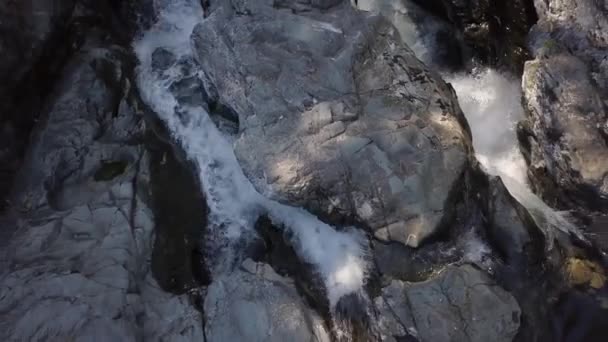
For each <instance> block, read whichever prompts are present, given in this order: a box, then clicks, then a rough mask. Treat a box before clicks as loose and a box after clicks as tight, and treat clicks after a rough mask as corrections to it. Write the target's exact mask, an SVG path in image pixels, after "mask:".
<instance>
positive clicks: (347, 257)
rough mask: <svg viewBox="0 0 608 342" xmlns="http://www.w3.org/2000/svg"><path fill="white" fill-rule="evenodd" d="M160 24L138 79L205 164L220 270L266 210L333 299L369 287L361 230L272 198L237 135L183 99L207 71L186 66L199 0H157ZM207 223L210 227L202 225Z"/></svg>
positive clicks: (142, 52) (146, 41)
mask: <svg viewBox="0 0 608 342" xmlns="http://www.w3.org/2000/svg"><path fill="white" fill-rule="evenodd" d="M156 10H157V16H158V18H157V23H156V24H155V25H154V26H153V27H152V28H150V29H149V30H148V31H147V32H145V33H144V34H143V36H142V37H140V38H139V39H138V40H137V41H135V43H134V48H135V52H136V54H137V56H138V58H139V61H140V66H139V68H138V86H139V89H140V92H141V94H142V97H143V99H144V101H145V102H146V103H147V104H148V105H149V106H150V107H151V108H152V109H153V110H154V111H155V112H156V113H157V114H158V115H159V116H160V118H161V119H162V120H163V121H164V122H165V124H166V125H167V127H168V128H169V130H170V132H171V133H172V135H173V137H174V138H175V139H176V140H177V141H179V142H180V143H181V145H182V147H183V149H184V151H185V152H186V154H187V156H188V157H189V159H191V160H192V161H193V162H194V163H195V165H196V166H197V168H198V172H199V177H200V179H201V183H202V187H203V189H202V190H203V191H204V193H205V195H206V197H207V202H208V206H209V209H210V217H209V219H208V221H209V223H208V226H209V227H208V231H209V233H208V234H209V235H210V236H207V237H206V239H207V240H208V241H205V243H206V244H209V243H210V242H211V243H214V244H215V246H211V248H212V249H218V253H217V254H216V257H215V258H214V259H213V260H214V261H215V262H214V263H213V264H212V265H210V266H211V267H212V272H213V273H215V274H217V273H221V272H229V271H230V268H231V267H232V266H231V265H232V264H233V262H234V260H235V259H237V260H238V257H239V255H238V252H239V251H238V248H235V247H234V246H235V245H237V244H239V243H242V240H243V239H247V238H248V237H250V236H252V235H253V227H254V224H255V221H256V219H257V218H258V217H259V215H260V214H266V215H268V216H269V217H270V218H271V220H272V221H273V223H275V224H276V225H278V226H281V227H284V229H286V230H288V232H289V234H288V235H289V236H291V237H292V243H293V246H294V248H295V250H296V253H298V255H299V256H300V257H301V258H302V259H303V260H306V261H307V262H309V263H311V264H312V265H314V266H315V267H316V270H317V271H318V273H319V274H320V276H321V277H322V279H323V281H324V284H325V287H326V290H327V295H328V299H329V302H330V305H331V306H332V307H334V306H335V304H336V303H337V301H338V300H339V299H340V298H341V297H342V296H344V295H348V294H351V293H357V294H363V290H362V287H363V285H364V281H365V274H366V268H367V260H366V241H365V238H364V235H363V234H361V233H358V232H357V231H356V230H354V229H353V230H346V231H337V230H336V229H334V227H331V226H329V225H327V224H325V223H323V222H321V221H320V220H318V219H317V218H316V217H315V216H313V215H311V214H310V213H308V212H306V211H305V210H303V209H301V208H295V207H290V206H286V205H283V204H280V203H277V202H274V201H271V200H269V199H267V198H266V197H264V196H263V195H261V194H260V193H258V192H257V191H256V190H255V189H254V187H253V185H252V184H251V182H250V181H249V180H248V179H247V178H246V177H245V175H244V174H243V171H242V169H241V167H240V165H239V163H238V161H237V159H236V157H235V155H234V151H233V149H232V144H231V142H230V141H229V140H228V139H227V138H226V137H224V136H223V135H222V133H221V132H220V131H219V130H218V129H217V128H216V126H215V124H214V123H213V121H212V120H211V118H210V117H209V115H208V113H207V112H206V110H205V109H204V108H203V107H201V106H184V105H180V104H179V103H178V101H177V100H176V98H175V97H174V95H173V94H172V93H171V90H170V89H171V85H172V84H174V83H175V82H178V81H180V80H182V79H185V78H188V77H192V76H195V77H196V76H200V70H197V69H196V68H184V67H182V65H181V64H180V60H181V61H183V60H187V59H190V60H192V59H193V48H192V45H191V44H190V35H191V33H192V31H193V29H194V27H195V26H196V24H197V23H199V22H200V21H201V20H203V12H202V8H201V7H200V1H199V0H173V1H171V0H163V1H157V2H156ZM158 48H163V49H165V50H167V51H170V52H171V53H173V55H175V56H176V58H175V59H176V62H175V63H174V65H173V66H171V67H170V68H168V69H167V70H165V71H162V72H160V71H158V70H155V69H154V68H153V65H152V54H153V53H154V51H155V50H156V49H158ZM201 229H203V227H201Z"/></svg>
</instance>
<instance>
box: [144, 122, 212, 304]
mask: <svg viewBox="0 0 608 342" xmlns="http://www.w3.org/2000/svg"><path fill="white" fill-rule="evenodd" d="M157 134H162V135H163V136H164V137H163V138H161V139H159V137H158V136H157ZM168 139H169V136H168V134H166V132H161V133H159V132H158V131H156V130H149V134H148V137H147V139H146V140H147V148H148V151H149V152H150V156H151V158H150V186H151V189H150V192H151V202H152V209H153V211H154V218H155V223H156V225H155V227H156V228H155V237H156V238H155V241H154V249H153V252H152V272H153V274H154V277H155V278H156V280H157V281H158V283H159V284H160V286H161V287H162V288H163V289H164V290H165V291H169V292H173V293H176V294H182V293H184V292H186V291H187V290H189V289H191V288H196V287H199V286H203V285H208V284H209V283H210V281H211V279H210V275H209V273H208V270H207V268H206V266H205V264H204V253H203V251H202V250H201V248H202V247H201V246H202V245H203V239H204V236H205V234H204V233H205V230H206V225H207V213H208V208H207V204H206V202H205V198H204V197H203V194H202V192H201V190H199V189H201V187H200V183H199V180H198V178H197V176H196V172H195V170H196V169H195V167H194V165H192V164H191V163H190V162H187V161H186V159H185V158H184V155H183V152H181V151H176V150H177V148H176V147H174V146H172V145H170V144H168V143H167V142H166V141H168Z"/></svg>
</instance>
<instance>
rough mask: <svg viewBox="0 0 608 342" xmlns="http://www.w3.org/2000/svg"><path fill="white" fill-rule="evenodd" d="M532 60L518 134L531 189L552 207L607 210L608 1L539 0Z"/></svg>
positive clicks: (531, 40)
mask: <svg viewBox="0 0 608 342" xmlns="http://www.w3.org/2000/svg"><path fill="white" fill-rule="evenodd" d="M536 6H537V10H538V13H539V16H540V21H539V23H538V24H537V25H536V26H535V27H534V28H533V30H532V31H531V33H530V38H529V39H530V45H531V47H532V50H533V52H534V55H535V57H536V59H535V60H533V61H530V62H528V63H526V68H525V73H524V78H523V81H522V87H523V89H524V95H525V104H526V109H527V112H528V119H527V121H526V122H524V124H523V125H522V128H521V130H520V135H521V137H522V145H523V147H524V150H525V153H526V156H527V159H528V161H529V163H530V171H529V174H530V176H531V178H532V185H533V186H534V187H535V188H536V190H537V191H538V192H539V193H541V194H543V196H544V197H545V198H546V199H547V200H549V201H550V202H551V203H555V204H558V205H560V206H562V207H566V208H570V209H571V208H574V207H577V206H581V207H584V208H586V209H589V210H592V211H604V212H606V211H608V173H607V170H608V102H606V98H608V83H607V82H608V81H607V80H608V61H607V60H606V55H607V54H608V43H607V42H608V7H607V6H608V4H606V3H605V2H601V1H599V2H598V1H564V0H554V1H548V2H545V1H536Z"/></svg>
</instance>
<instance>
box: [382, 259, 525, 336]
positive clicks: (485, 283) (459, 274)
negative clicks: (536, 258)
mask: <svg viewBox="0 0 608 342" xmlns="http://www.w3.org/2000/svg"><path fill="white" fill-rule="evenodd" d="M376 304H377V305H378V306H379V307H380V310H383V312H382V319H381V325H382V326H384V327H386V330H385V333H386V332H389V333H390V335H392V336H393V337H394V336H407V335H409V336H414V337H416V338H417V339H418V340H419V341H424V342H426V341H429V342H430V341H511V340H512V339H513V337H515V335H516V334H517V331H518V328H519V319H520V309H519V305H518V304H517V302H516V301H515V299H514V298H513V297H512V296H511V295H510V294H509V293H508V292H506V291H504V290H503V289H502V288H500V287H498V286H496V285H495V284H493V283H492V281H491V280H490V279H489V278H488V277H487V276H486V275H484V273H483V272H480V271H479V270H476V269H475V268H474V267H472V266H460V267H448V268H446V269H445V270H443V271H442V272H441V273H440V274H439V275H438V276H436V277H434V278H432V279H431V280H428V281H426V282H421V283H411V284H410V283H405V282H402V281H398V280H394V281H392V282H391V284H390V285H389V286H387V287H385V288H383V289H382V295H381V296H380V297H378V298H377V299H376ZM385 340H391V337H390V336H387V337H386V339H385ZM393 341H398V339H393Z"/></svg>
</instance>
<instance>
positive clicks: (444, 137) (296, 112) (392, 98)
mask: <svg viewBox="0 0 608 342" xmlns="http://www.w3.org/2000/svg"><path fill="white" fill-rule="evenodd" d="M327 7H328V9H323V10H321V9H319V8H318V6H308V5H306V4H302V3H297V4H293V3H291V2H287V1H285V2H281V1H279V2H274V5H273V2H272V1H265V0H256V1H248V2H241V1H232V2H227V3H225V4H223V5H221V6H220V7H218V8H217V9H215V11H214V12H212V13H211V14H210V16H209V17H208V18H207V19H206V20H205V21H204V22H203V23H202V24H200V25H199V26H198V27H197V28H196V29H195V31H194V33H193V36H192V38H193V41H194V46H195V49H196V53H197V57H198V61H199V63H200V64H201V65H202V67H203V68H204V70H205V72H206V73H207V75H208V77H209V79H210V80H211V82H212V83H213V85H214V87H215V88H216V89H214V91H217V93H218V94H219V98H220V101H221V102H222V103H223V104H225V105H227V106H229V107H230V108H232V109H234V110H235V111H236V112H237V113H238V115H239V121H240V133H239V135H238V138H237V140H236V142H235V145H234V147H235V152H236V155H237V158H238V159H239V162H240V163H241V165H242V167H243V170H244V171H245V174H246V175H247V176H248V177H249V178H250V179H251V180H252V181H253V182H254V184H255V185H256V187H257V189H258V190H259V191H260V192H263V193H266V194H269V195H270V196H272V197H274V198H275V199H278V200H280V201H283V202H287V203H289V204H291V205H295V206H304V207H306V208H308V209H309V210H312V211H313V212H314V213H316V214H318V215H320V216H322V217H324V218H326V219H328V220H331V221H332V222H336V223H339V222H358V223H360V224H362V225H365V226H367V227H369V228H370V229H371V230H372V231H373V232H374V233H375V235H376V236H377V237H378V238H380V239H382V240H385V241H398V242H400V243H403V244H407V245H409V246H418V245H419V244H420V243H421V242H422V241H424V240H425V239H426V238H428V237H429V236H431V235H432V234H433V233H435V232H436V231H437V230H438V229H440V228H441V226H442V224H444V223H446V222H449V220H450V218H451V217H452V214H453V208H454V202H455V199H456V198H457V197H458V195H459V194H460V191H461V187H460V185H461V182H460V180H461V178H462V176H463V172H464V170H465V169H466V168H467V165H468V160H469V159H468V158H469V155H470V151H471V147H470V146H471V144H470V136H469V133H468V129H467V127H466V122H465V120H464V117H463V114H462V112H461V110H460V108H459V106H458V103H457V100H456V98H455V95H454V91H453V89H452V88H451V87H450V86H449V85H447V84H446V83H445V82H443V81H442V80H441V78H440V77H439V76H438V75H437V74H436V73H434V72H432V71H430V70H428V69H427V67H425V65H423V64H422V63H421V62H420V61H419V60H418V59H416V57H415V56H414V54H413V52H412V51H411V50H410V49H409V48H408V47H407V46H405V45H403V44H402V43H401V41H400V38H399V35H398V33H397V31H396V30H395V28H394V27H393V26H392V25H390V24H389V23H388V22H387V21H385V20H384V19H383V18H381V17H378V16H373V15H369V14H365V13H363V12H359V11H357V10H355V9H353V8H352V7H351V6H350V4H348V3H345V2H342V3H338V4H336V5H334V6H327Z"/></svg>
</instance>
